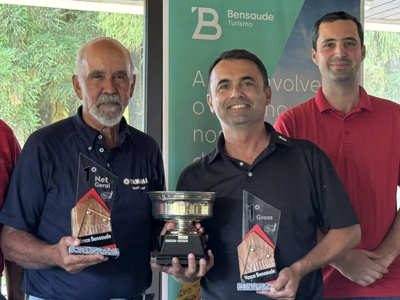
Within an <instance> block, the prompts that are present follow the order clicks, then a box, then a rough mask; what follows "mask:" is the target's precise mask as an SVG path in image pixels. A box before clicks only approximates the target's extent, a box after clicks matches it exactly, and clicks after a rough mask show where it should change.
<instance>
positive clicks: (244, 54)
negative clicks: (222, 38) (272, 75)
mask: <svg viewBox="0 0 400 300" xmlns="http://www.w3.org/2000/svg"><path fill="white" fill-rule="evenodd" d="M226 59H228V60H229V59H230V60H236V59H246V60H249V61H252V62H254V63H255V64H256V65H257V68H258V70H259V71H260V73H261V76H262V78H263V81H264V89H266V88H267V87H268V85H269V82H268V73H267V69H266V68H265V66H264V64H263V63H262V61H261V59H259V58H258V57H257V56H256V55H254V54H253V53H251V52H249V51H247V50H243V49H234V50H228V51H225V52H222V53H221V54H220V55H219V56H218V58H217V59H216V60H214V62H213V63H212V64H211V66H210V68H209V69H208V80H207V86H208V92H209V93H210V77H211V72H212V70H214V68H215V66H216V65H217V64H218V63H219V62H221V61H222V60H226Z"/></svg>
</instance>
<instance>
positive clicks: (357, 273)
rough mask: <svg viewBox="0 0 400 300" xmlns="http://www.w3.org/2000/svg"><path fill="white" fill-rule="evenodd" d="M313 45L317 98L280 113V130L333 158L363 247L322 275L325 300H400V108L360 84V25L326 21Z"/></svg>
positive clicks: (345, 19) (334, 17)
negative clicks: (399, 190) (319, 82)
mask: <svg viewBox="0 0 400 300" xmlns="http://www.w3.org/2000/svg"><path fill="white" fill-rule="evenodd" d="M312 44H313V45H312V47H313V49H312V59H313V61H314V63H315V64H316V65H317V66H318V68H319V70H320V73H321V80H322V86H321V88H320V89H319V90H318V91H317V94H316V96H315V98H312V99H311V100H309V101H307V102H305V103H303V104H300V105H298V106H296V107H294V108H292V109H289V110H288V111H286V112H284V113H282V114H281V115H280V116H279V117H278V119H277V120H276V123H275V129H276V130H277V131H279V132H281V133H283V134H286V135H288V136H291V137H294V138H301V139H307V140H310V141H312V142H314V143H316V144H317V145H318V146H319V147H321V149H322V150H323V151H325V152H326V153H327V155H328V156H329V158H330V159H331V161H332V163H333V165H334V167H335V169H336V171H337V172H338V174H339V177H340V179H341V180H342V182H343V184H344V186H345V189H346V191H347V193H348V194H349V197H350V200H351V202H352V204H353V207H354V209H355V212H356V214H357V217H358V219H359V221H360V225H361V230H362V239H361V243H360V244H358V245H357V246H356V247H355V248H354V249H353V250H351V251H349V252H347V253H346V254H345V255H343V256H341V257H340V258H339V259H336V260H335V261H333V262H332V263H331V264H330V266H326V267H324V268H323V274H324V285H325V298H329V299H386V300H393V299H397V300H398V299H400V257H399V254H400V213H399V212H398V210H397V206H396V191H397V187H398V185H399V183H400V176H399V174H400V106H399V105H398V104H396V103H394V102H392V101H388V100H385V99H380V98H377V97H374V96H371V95H368V94H367V92H366V91H365V90H364V89H363V87H361V86H360V85H359V83H358V75H357V73H358V71H359V69H360V65H361V63H362V61H363V60H364V58H365V53H366V50H365V46H364V34H363V29H362V26H361V24H360V22H359V21H358V20H357V18H355V17H354V16H352V15H350V14H348V13H345V12H342V11H340V12H332V13H329V14H326V15H325V16H323V17H322V18H320V19H319V20H318V21H317V22H316V23H315V25H314V29H313V35H312ZM377 63H378V62H377ZM360 297H362V298H360Z"/></svg>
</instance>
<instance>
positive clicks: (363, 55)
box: [361, 45, 367, 61]
mask: <svg viewBox="0 0 400 300" xmlns="http://www.w3.org/2000/svg"><path fill="white" fill-rule="evenodd" d="M366 54H367V50H366V49H365V45H363V46H362V47H361V61H364V58H365V55H366Z"/></svg>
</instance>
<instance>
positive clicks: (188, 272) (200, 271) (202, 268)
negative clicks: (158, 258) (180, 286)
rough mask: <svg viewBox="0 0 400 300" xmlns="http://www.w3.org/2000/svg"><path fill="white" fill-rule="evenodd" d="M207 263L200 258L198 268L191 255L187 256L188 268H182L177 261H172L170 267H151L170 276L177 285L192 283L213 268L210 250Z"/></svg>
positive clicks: (154, 264) (174, 259)
mask: <svg viewBox="0 0 400 300" xmlns="http://www.w3.org/2000/svg"><path fill="white" fill-rule="evenodd" d="M207 254H208V262H207V261H206V260H205V259H204V258H202V259H200V262H199V268H197V266H196V258H195V257H194V255H193V254H189V255H188V267H187V268H184V267H182V266H181V264H180V263H179V259H178V258H177V257H174V258H173V259H172V266H161V265H158V264H156V263H152V264H151V266H152V267H153V268H155V269H157V270H159V271H161V272H164V273H167V274H169V275H172V276H173V277H174V279H175V280H176V281H178V282H179V283H187V282H194V281H196V280H198V279H199V278H201V277H203V276H204V275H205V274H206V273H207V272H208V271H209V270H210V269H211V268H212V267H213V266H214V255H213V254H212V252H211V250H208V251H207Z"/></svg>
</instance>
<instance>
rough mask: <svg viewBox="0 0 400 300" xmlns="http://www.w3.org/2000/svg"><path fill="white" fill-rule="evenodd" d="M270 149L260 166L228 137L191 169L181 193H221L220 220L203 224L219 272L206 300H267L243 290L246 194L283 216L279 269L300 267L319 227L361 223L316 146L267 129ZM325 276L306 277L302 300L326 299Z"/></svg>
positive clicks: (206, 286) (205, 282)
mask: <svg viewBox="0 0 400 300" xmlns="http://www.w3.org/2000/svg"><path fill="white" fill-rule="evenodd" d="M265 127H266V129H267V131H268V132H269V133H270V134H271V141H270V143H269V145H268V147H267V148H266V149H265V150H264V151H263V152H262V153H260V155H259V156H258V157H257V158H256V160H255V161H254V163H253V164H252V165H248V164H246V163H245V162H242V161H240V160H237V159H233V158H230V157H228V156H227V155H226V154H225V153H224V144H225V140H224V136H223V135H221V136H220V138H219V140H218V145H217V148H216V149H215V150H214V151H213V152H212V153H210V154H208V155H207V156H205V157H203V158H202V159H200V160H199V161H197V162H195V163H193V164H191V165H189V166H188V167H187V168H186V169H185V170H184V171H183V172H182V173H181V176H180V178H179V181H178V185H177V190H184V191H208V192H217V193H218V196H217V199H216V200H215V203H214V216H213V217H212V218H211V219H209V220H205V221H203V222H202V225H203V226H204V228H205V230H206V232H207V234H208V235H209V240H208V242H207V245H208V247H209V248H210V249H211V250H212V251H213V253H214V255H215V264H214V267H213V268H212V269H211V270H210V271H209V272H208V273H207V274H206V275H205V277H203V278H202V280H201V295H202V299H203V300H217V299H221V300H223V299H230V300H242V299H248V300H253V299H254V300H256V299H259V300H262V299H268V298H266V297H265V296H261V295H257V294H256V293H255V292H238V291H237V290H236V284H237V283H238V282H240V275H239V262H238V255H237V246H238V245H239V244H240V243H241V241H242V214H243V213H242V211H243V191H244V190H246V191H247V192H249V193H251V194H253V195H254V196H256V197H258V198H260V199H262V200H263V201H265V202H267V203H268V204H270V205H272V206H273V207H275V208H277V209H278V210H280V211H281V217H280V224H279V231H278V238H277V244H276V250H275V260H276V264H277V269H278V271H280V270H281V269H283V268H285V267H288V266H290V265H292V264H293V263H294V262H296V261H298V260H299V259H301V258H302V257H304V256H305V255H306V254H307V253H309V252H310V251H311V250H312V249H313V248H314V247H315V245H316V244H317V228H318V227H323V228H326V229H328V230H329V229H338V228H343V227H347V226H351V225H355V224H357V223H358V221H357V218H356V215H355V213H354V211H353V208H352V206H351V204H350V200H349V198H348V196H347V194H346V192H345V190H344V188H343V186H342V184H341V182H340V180H339V177H338V176H337V174H336V172H335V170H334V168H333V166H332V164H331V162H330V161H329V159H328V157H327V156H326V155H325V153H323V152H322V150H320V149H319V148H318V147H317V146H315V145H314V144H313V143H311V142H309V141H305V140H297V139H292V138H288V137H286V136H283V135H281V134H279V133H277V132H276V131H275V130H274V129H273V127H272V126H271V125H270V124H268V123H265ZM322 295H323V282H322V274H321V270H317V271H314V272H312V273H310V274H308V275H306V276H305V277H304V278H303V279H302V281H301V282H300V286H299V289H298V293H297V297H296V299H303V300H314V299H315V300H317V299H318V300H319V299H322Z"/></svg>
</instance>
